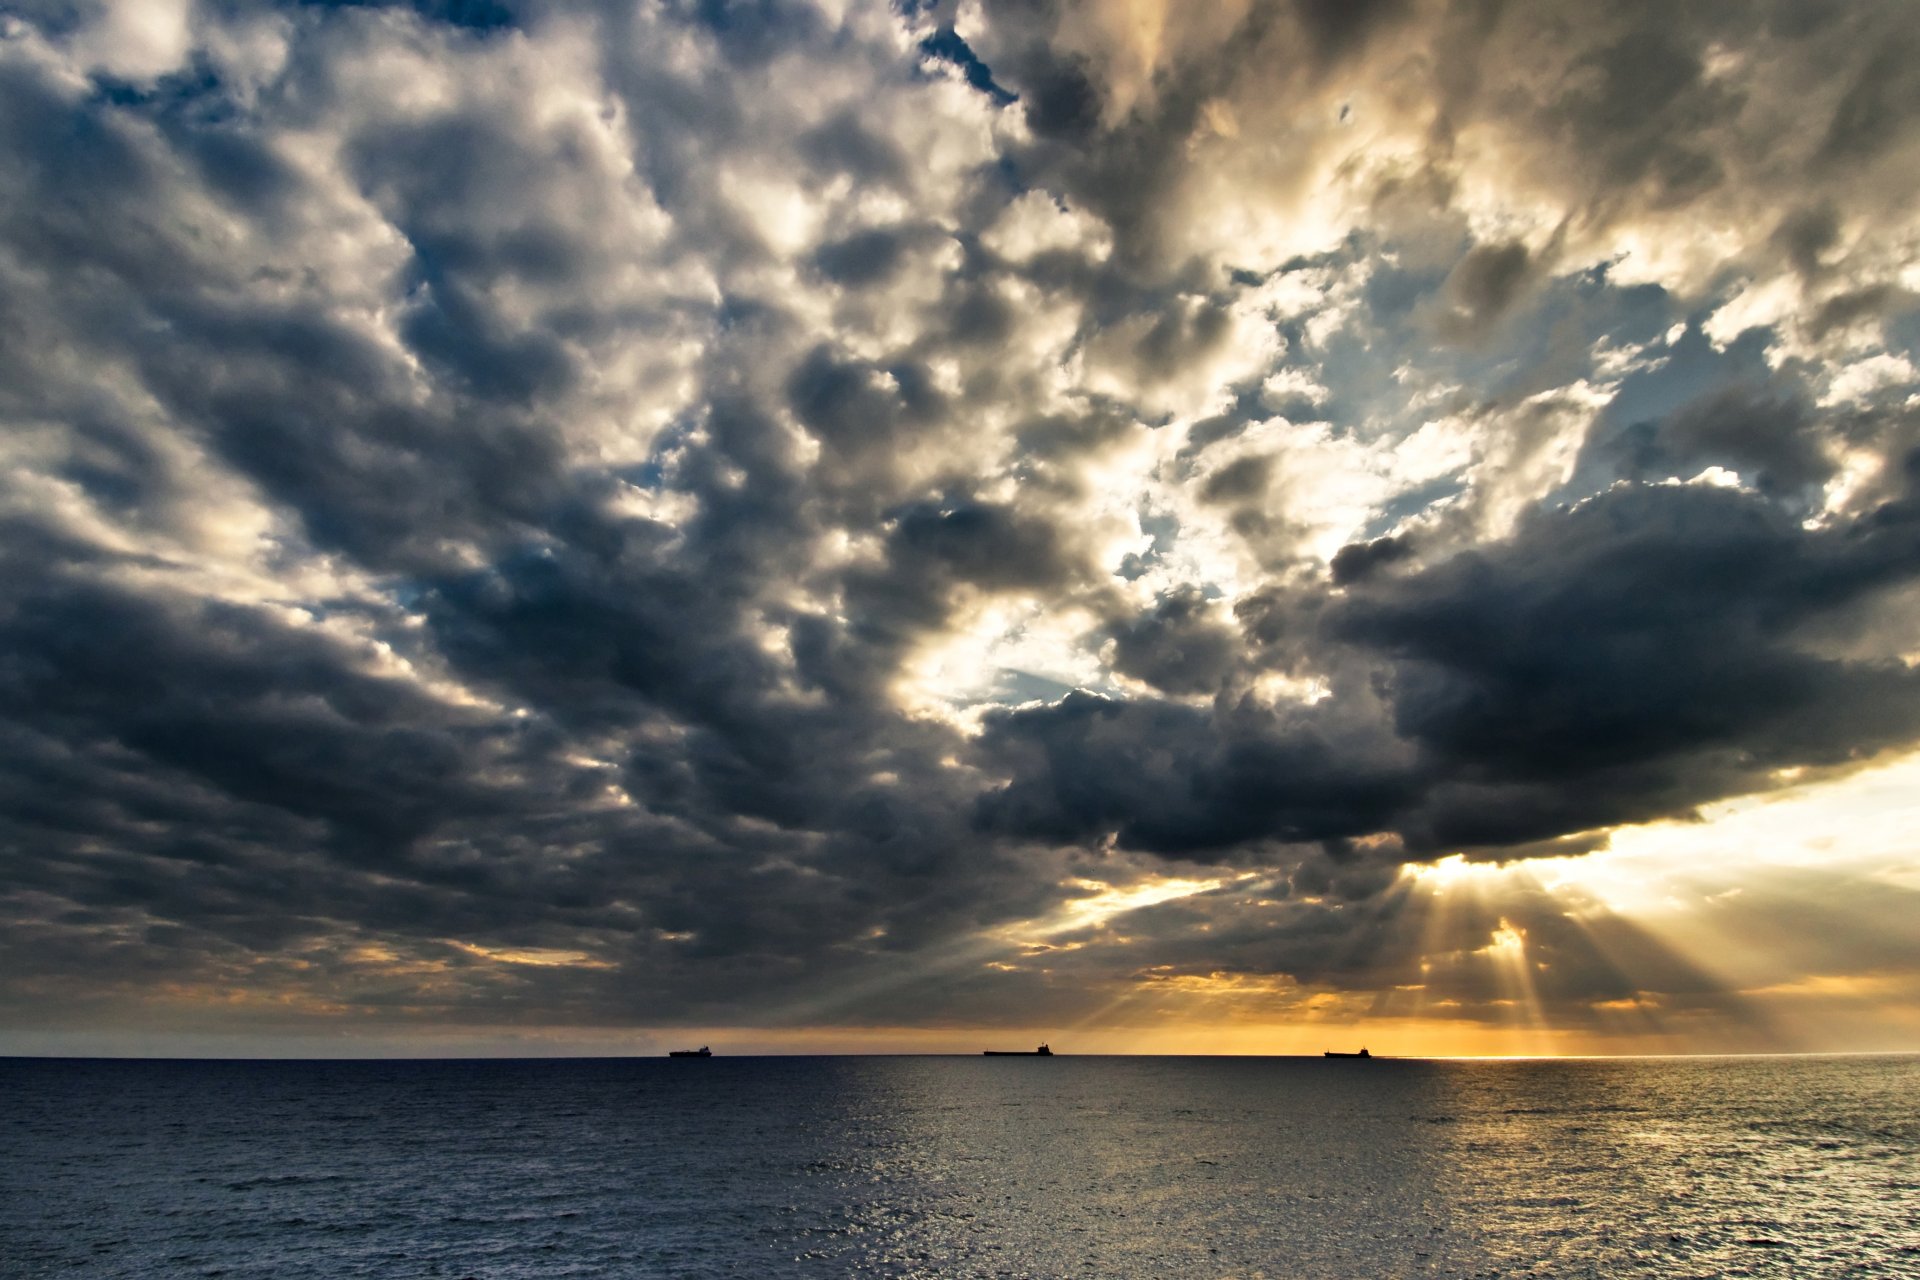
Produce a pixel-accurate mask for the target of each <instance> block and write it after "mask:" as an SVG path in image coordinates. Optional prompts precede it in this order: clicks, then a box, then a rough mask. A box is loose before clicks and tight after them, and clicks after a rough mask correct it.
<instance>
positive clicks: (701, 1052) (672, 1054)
mask: <svg viewBox="0 0 1920 1280" xmlns="http://www.w3.org/2000/svg"><path fill="white" fill-rule="evenodd" d="M667 1056H668V1057H669V1058H711V1057H712V1056H713V1050H711V1049H709V1048H707V1046H705V1045H701V1046H700V1047H699V1048H698V1049H669V1050H667Z"/></svg>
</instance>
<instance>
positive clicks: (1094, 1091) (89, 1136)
mask: <svg viewBox="0 0 1920 1280" xmlns="http://www.w3.org/2000/svg"><path fill="white" fill-rule="evenodd" d="M0 1274H4V1275H5V1276H8V1277H23V1278H24V1277H40V1276H63V1277H109V1276H126V1277H142V1278H143V1280H144V1278H146V1277H167V1276H229V1277H261V1278H262V1280H265V1278H267V1277H271V1278H273V1280H297V1278H300V1277H337V1276H378V1277H420V1276H439V1277H449V1278H454V1280H457V1278H458V1277H464V1276H472V1277H486V1278H488V1280H520V1278H522V1277H550V1276H551V1277H559V1276H606V1277H648V1276H689V1277H699V1276H789V1275H790V1276H839V1275H854V1276H942V1277H946V1276H1015V1277H1018V1276H1075V1277H1145V1276H1246V1277H1254V1276H1268V1277H1319V1276H1327V1277H1332V1276H1339V1277H1385V1276H1494V1275H1499V1276H1522V1275H1538V1276H1589V1275H1590V1276H1609V1277H1611V1276H1636V1275H1646V1276H1848V1275H1856V1276H1920V1059H1917V1058H1914V1057H1885V1058H1748V1059H1685V1060H1672V1059H1669V1060H1652V1059H1643V1060H1610V1061H1514V1062H1423V1061H1394V1060H1384V1059H1376V1060H1374V1061H1370V1062H1356V1061H1332V1060H1322V1059H1301V1058H1264V1059H1263V1058H1101V1057H1073V1056H1066V1055H1063V1056H1060V1057H1056V1058H1052V1059H1044V1058H942V1057H927V1058H911V1057H908V1058H883V1057H873V1058H728V1057H724V1056H722V1057H716V1058H712V1059H709V1060H694V1061H685V1060H668V1059H666V1058H658V1059H645V1060H639V1059H625V1060H606V1059H602V1060H592V1061H582V1060H571V1061H568V1060H554V1061H519V1062H498V1061H492V1062H379V1063H367V1062H133V1061H62V1060H33V1059H11V1060H0Z"/></svg>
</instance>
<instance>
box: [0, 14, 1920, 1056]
mask: <svg viewBox="0 0 1920 1280" xmlns="http://www.w3.org/2000/svg"><path fill="white" fill-rule="evenodd" d="M0 121H4V122H5V126H4V128H0V334H4V341H0V1053H75V1054H82V1053H102V1054H145V1053H151V1054H224V1055H294V1056H311V1055H348V1056H352V1055H379V1054H409V1055H440V1054H547V1053H552V1054H572V1053H610V1054H617V1053H656V1052H659V1051H661V1050H663V1049H666V1048H672V1047H681V1046H685V1045H689V1044H700V1043H711V1044H712V1045H713V1046H714V1047H715V1049H716V1051H722V1052H762V1053H765V1052H841V1051H854V1052H917V1051H927V1052H944V1051H954V1052H976V1051H978V1050H979V1049H980V1048H983V1047H987V1046H989V1045H993V1046H996V1047H1027V1046H1028V1045H1029V1044H1030V1043H1032V1042H1037V1041H1038V1040H1042V1039H1045V1040H1049V1041H1050V1042H1051V1043H1052V1044H1053V1045H1054V1047H1055V1048H1056V1049H1057V1050H1060V1051H1064V1052H1072V1051H1080V1052H1183V1053H1294V1052H1307V1053H1318V1052H1320V1051H1321V1050H1322V1049H1327V1048H1337V1049H1357V1048H1359V1047H1360V1046H1362V1045H1366V1046H1368V1047H1369V1048H1371V1050H1372V1051H1373V1052H1375V1053H1402V1054H1435V1055H1439V1054H1562V1053H1714V1052H1773V1051H1876V1050H1920V834H1916V833H1920V668H1917V667H1916V662H1917V661H1920V368H1916V363H1915V362H1916V359H1917V358H1920V356H1916V346H1917V345H1920V28H1916V27H1915V25H1914V24H1913V22H1912V13H1911V8H1910V6H1908V5H1906V4H1903V3H1900V2H1899V0H1844V2H1839V0H1836V2H1832V3H1828V2H1824V0H1738V2H1735V0H1724V2H1723V0H1698V2H1697V3H1682V4H1673V3H1664V2H1663V3H1619V4H1606V5H1595V4H1592V3H1588V2H1586V0H1532V2H1529V3H1525V4H1521V3H1503V2H1502V0H1461V2H1458V3H1438V2H1435V0H1351V2H1347V3H1341V2H1339V0H1272V2H1265V0H1221V2H1220V3H1212V4H1206V5H1192V4H1181V3H1176V2H1175V0H962V2H959V3H955V2H953V0H931V2H927V0H919V2H915V0H896V2H895V3H893V4H885V3H867V2H865V0H629V2H624V3H621V2H609V3H605V4H592V3H585V2H582V3H562V2H561V0H420V2H419V3H415V4H404V3H393V4H383V3H361V4H318V3H289V4H281V5H273V4H269V3H265V2H262V3H246V2H240V0H132V2H126V3H122V2H119V0H44V2H43V0H25V2H24V3H21V2H16V3H12V4H10V5H8V6H7V8H6V11H5V14H4V15H0Z"/></svg>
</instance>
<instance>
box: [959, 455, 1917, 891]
mask: <svg viewBox="0 0 1920 1280" xmlns="http://www.w3.org/2000/svg"><path fill="white" fill-rule="evenodd" d="M1916 553H1920V508H1916V506H1915V503H1914V500H1913V497H1912V496H1911V492H1909V493H1908V495H1907V496H1903V497H1902V498H1900V499H1898V500H1895V501H1891V502H1888V503H1886V504H1884V505H1882V506H1881V507H1879V508H1878V509H1876V510H1874V511H1873V512H1871V513H1869V514H1868V515H1866V516H1865V517H1863V518H1862V519H1861V520H1860V521H1859V522H1858V523H1856V524H1853V525H1851V526H1849V527H1846V528H1844V529H1835V530H1823V531H1808V530H1806V529H1804V528H1803V527H1801V525H1800V524H1798V523H1797V522H1796V521H1794V520H1793V519H1792V518H1791V517H1790V516H1788V515H1787V514H1785V513H1782V512H1781V511H1779V510H1778V509H1777V508H1775V507H1774V506H1772V505H1771V504H1769V503H1767V502H1765V501H1764V500H1763V499H1761V498H1759V497H1757V496H1752V495H1745V494H1741V493H1737V492H1733V491H1729V490H1723V489H1715V488H1709V487H1687V486H1637V487H1630V488H1623V489H1615V490H1611V491H1609V492H1607V493H1604V494H1601V495H1599V496H1597V497H1594V498H1592V499H1589V500H1588V501H1586V502H1584V503H1581V504H1579V505H1577V506H1575V507H1573V508H1572V509H1570V510H1565V511H1558V512H1538V513H1536V514H1534V515H1532V516H1531V517H1529V518H1528V519H1527V520H1526V521H1524V522H1523V523H1522V524H1521V526H1520V527H1519V528H1518V529H1517V530H1516V531H1515V532H1514V534H1513V536H1512V537H1511V538H1510V539H1508V540H1506V541H1505V542H1504V543H1500V544H1494V545H1490V546H1487V547H1485V548H1483V549H1481V550H1478V551H1473V552H1467V553H1464V554H1461V555H1459V556H1456V557H1453V558H1451V559H1448V560H1445V561H1442V562H1441V563H1439V564H1436V565H1434V566H1433V567H1431V568H1428V569H1424V570H1421V571H1417V572H1412V573H1402V574H1400V575H1396V576H1370V577H1364V578H1361V577H1356V576H1354V575H1353V574H1352V572H1351V571H1349V573H1348V575H1347V586H1348V591H1349V595H1348V596H1347V597H1346V598H1344V599H1342V600H1339V601H1337V602H1334V603H1332V604H1330V605H1328V606H1327V607H1326V608H1325V610H1324V612H1323V613H1321V614H1320V615H1319V619H1318V623H1317V630H1318V635H1319V639H1320V641H1321V643H1322V644H1323V645H1325V644H1327V643H1337V644H1339V645H1343V646H1350V647H1351V652H1352V653H1353V655H1354V657H1355V658H1356V659H1365V660H1368V661H1371V662H1374V663H1377V664H1378V665H1376V666H1375V667H1374V668H1373V672H1374V673H1373V675H1372V677H1371V680H1372V684H1373V686H1374V687H1375V688H1376V689H1377V690H1379V692H1380V694H1381V696H1382V697H1383V699H1384V703H1385V705H1384V708H1383V710H1384V714H1385V716H1386V717H1387V720H1386V722H1385V723H1371V722H1368V721H1365V720H1348V719H1347V717H1350V716H1352V715H1353V714H1354V711H1353V710H1349V706H1352V707H1354V708H1355V709H1357V708H1358V706H1359V704H1360V699H1359V698H1358V696H1357V694H1349V695H1348V696H1346V697H1342V696H1340V692H1341V691H1339V690H1336V696H1335V697H1334V698H1332V699H1330V700H1328V701H1327V702H1325V703H1322V704H1319V705H1318V706H1316V707H1314V708H1312V709H1310V710H1308V711H1305V712H1296V713H1293V714H1291V715H1281V714H1279V713H1269V712H1264V711H1262V710H1260V709H1259V708H1258V707H1257V706H1256V705H1255V704H1252V703H1243V704H1241V705H1238V706H1234V707H1232V708H1231V709H1228V710H1222V711H1219V712H1214V713H1209V712H1206V711H1202V710H1198V709H1189V708H1181V707H1176V706H1173V705H1162V706H1158V707H1151V708H1150V707H1149V706H1148V705H1146V704H1134V705H1129V704H1123V703H1115V702H1107V701H1102V700H1094V699H1088V698H1079V699H1068V700H1067V701H1065V702H1063V703H1061V704H1059V705H1058V706H1057V707H1050V708H1045V709H1042V710H1035V711H1020V712H1014V713H1009V714H1006V715H1004V716H1002V717H1000V718H999V719H997V720H995V721H994V722H993V723H992V727H991V729H990V732H989V734H988V736H987V738H986V740H985V744H984V745H985V747H986V749H987V751H988V752H989V754H990V755H994V756H996V757H997V758H999V759H1001V760H1002V761H1004V766H1003V767H1004V768H1005V770H1006V772H1007V774H1008V775H1010V776H1011V777H1012V778H1013V779H1014V780H1013V781H1011V782H1009V783H1007V784H1006V785H1005V786H1004V787H1003V788H1001V789H1000V790H999V791H998V792H995V793H993V794H992V795H990V796H989V797H988V798H987V799H986V801H985V802H984V804H983V808H982V818H983V821H985V822H986V823H987V824H988V825H989V826H991V827H996V828H1004V829H1008V830H1013V831H1018V832H1020V833H1022V834H1026V835H1030V836H1034V837H1044V838H1053V839H1082V840H1086V839H1098V838H1100V837H1102V836H1104V835H1107V834H1112V835H1115V836H1117V838H1118V839H1119V841H1120V842H1121V844H1122V845H1123V846H1128V847H1134V848H1142V849H1150V850H1154V851H1157V852H1163V853H1175V854H1186V855H1189V856H1211V851H1213V850H1215V849H1218V848H1220V847H1222V846H1230V845H1233V844H1236V843H1239V842H1242V841H1247V840H1253V839H1258V838H1269V839H1277V840H1282V841H1290V842H1298V841H1312V840H1324V839H1339V838H1347V837H1355V836H1366V835H1373V834H1377V833H1381V832H1391V833H1394V834H1396V835H1398V836H1399V837H1400V838H1401V839H1403V840H1404V841H1405V842H1406V844H1407V845H1408V846H1409V847H1410V848H1411V849H1413V850H1415V851H1423V852H1427V853H1445V852H1450V851H1453V850H1458V849H1478V848H1488V849H1500V848H1510V847H1513V846H1518V845H1523V844H1526V843H1529V842H1533V841H1539V840H1545V839H1551V838H1553V837H1557V836H1561V835H1565V834H1569V833H1574V832H1580V831H1585V830H1590V829H1594V828H1599V827H1605V826H1611V825H1614V824H1618V823H1623V822H1639V821H1646V820H1649V819H1652V818H1656V817H1660V816H1664V815H1667V814H1672V813H1676V812H1677V813H1685V812H1687V811H1689V810H1690V809H1692V808H1693V807H1694V806H1695V805H1698V804H1701V803H1704V802H1706V801H1708V800H1712V799H1716V798H1718V797H1721V796H1724V795H1728V794H1735V793H1739V792H1742V791H1747V790H1752V789H1756V788H1764V787H1766V786H1767V785H1769V784H1768V777H1769V775H1770V774H1771V773H1772V772H1773V771H1774V770H1778V769H1784V768H1790V767H1801V766H1814V767H1826V766H1834V765H1844V764H1846V763H1849V762H1853V761H1858V760H1862V759H1866V758H1870V757H1872V756H1873V755H1874V754H1876V753H1877V752H1879V751H1881V750H1884V749H1886V748H1889V747H1894V746H1899V745H1903V744H1905V743H1907V742H1910V741H1911V740H1912V739H1913V736H1914V735H1915V733H1916V732H1920V680H1916V678H1915V675H1914V673H1913V671H1912V670H1911V668H1909V667H1908V666H1906V665H1905V664H1903V663H1901V662H1899V661H1893V660H1889V661H1881V662H1865V661H1847V660H1840V659H1836V658H1829V657H1824V656H1821V655H1820V654H1819V653H1817V652H1815V651H1813V650H1812V648H1811V647H1810V646H1809V645H1808V643H1807V636H1808V633H1809V632H1810V631H1811V629H1812V628H1813V627H1814V626H1815V625H1816V624H1818V623H1821V622H1823V621H1825V620H1828V619H1833V618H1836V617H1845V616H1846V615H1847V614H1848V612H1849V611H1850V610H1853V609H1855V608H1857V607H1859V606H1861V605H1862V604H1863V603H1865V602H1866V601H1868V600H1870V599H1871V598H1872V597H1873V596H1875V595H1876V594H1877V593H1879V592H1882V591H1884V590H1886V589H1888V588H1892V587H1895V586H1899V585H1904V584H1906V583H1909V582H1911V580H1912V578H1913V573H1914V565H1915V563H1916V561H1915V556H1916ZM1161 615H1162V616H1160V617H1159V618H1158V619H1157V621H1158V624H1159V626H1161V627H1164V626H1165V625H1166V622H1167V619H1166V617H1165V616H1164V615H1165V608H1164V606H1163V609H1162V611H1161ZM1127 637H1128V638H1127V639H1126V640H1123V649H1122V654H1121V657H1120V659H1119V660H1117V662H1116V665H1119V666H1121V668H1122V669H1126V666H1125V665H1124V664H1125V663H1126V662H1128V661H1132V662H1133V663H1134V664H1136V666H1138V667H1140V669H1141V671H1142V673H1143V674H1145V673H1147V672H1151V671H1153V670H1154V668H1152V667H1151V666H1149V665H1146V664H1147V661H1148V659H1149V658H1150V657H1152V656H1155V650H1154V649H1153V648H1151V647H1149V644H1148V640H1147V637H1154V638H1156V639H1157V638H1158V637H1157V636H1156V633H1155V631H1151V630H1143V631H1136V632H1132V633H1127ZM1129 643H1130V644H1131V645H1132V647H1133V649H1134V650H1135V651H1136V652H1134V653H1133V654H1132V655H1131V656H1129V655H1128V653H1127V650H1126V649H1125V647H1124V646H1125V645H1126V644H1129ZM1323 652H1324V651H1323ZM1176 654H1177V650H1176ZM1172 670H1173V671H1175V672H1178V671H1179V670H1180V668H1179V667H1178V666H1174V667H1173V668H1172ZM1169 678H1171V677H1166V676H1163V680H1165V679H1169ZM1163 687H1164V686H1163ZM1408 746H1411V747H1415V748H1417V751H1416V752H1415V753H1414V754H1413V755H1412V756H1411V757H1407V756H1404V755H1403V754H1402V752H1403V751H1404V748H1406V747H1408Z"/></svg>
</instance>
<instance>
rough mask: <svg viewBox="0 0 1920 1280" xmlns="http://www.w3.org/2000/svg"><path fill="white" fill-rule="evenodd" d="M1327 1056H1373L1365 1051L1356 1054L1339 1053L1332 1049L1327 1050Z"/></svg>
mask: <svg viewBox="0 0 1920 1280" xmlns="http://www.w3.org/2000/svg"><path fill="white" fill-rule="evenodd" d="M1327 1056H1328V1057H1329V1058H1371V1057H1372V1056H1373V1055H1372V1054H1370V1053H1368V1052H1367V1051H1366V1050H1365V1049H1362V1050H1361V1051H1360V1052H1358V1053H1339V1052H1337V1051H1335V1050H1333V1049H1329V1050H1327Z"/></svg>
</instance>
